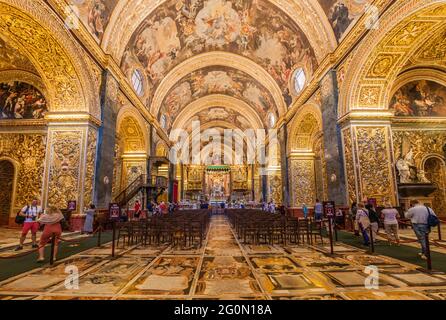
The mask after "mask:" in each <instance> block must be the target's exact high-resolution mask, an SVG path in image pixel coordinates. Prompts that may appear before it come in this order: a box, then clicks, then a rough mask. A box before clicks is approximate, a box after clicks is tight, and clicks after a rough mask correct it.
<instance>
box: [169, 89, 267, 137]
mask: <svg viewBox="0 0 446 320" xmlns="http://www.w3.org/2000/svg"><path fill="white" fill-rule="evenodd" d="M211 107H223V108H225V109H229V110H234V111H241V110H243V115H244V116H245V118H246V119H247V120H248V121H249V122H250V124H251V126H252V128H253V129H261V128H263V123H262V120H261V119H260V117H259V115H258V113H256V112H255V111H254V110H253V108H252V107H251V106H250V105H248V104H247V103H246V102H244V101H241V100H239V99H237V98H233V97H230V96H226V95H220V94H214V95H208V96H205V97H203V98H200V99H198V100H195V101H194V102H192V103H190V104H189V105H187V106H186V107H184V108H183V110H182V111H181V112H180V113H179V115H178V116H177V117H176V119H175V121H174V123H173V124H172V128H173V129H176V128H178V129H184V128H186V127H187V121H190V119H191V118H192V117H193V116H194V115H195V114H197V113H199V112H200V111H203V110H207V109H209V108H211Z"/></svg>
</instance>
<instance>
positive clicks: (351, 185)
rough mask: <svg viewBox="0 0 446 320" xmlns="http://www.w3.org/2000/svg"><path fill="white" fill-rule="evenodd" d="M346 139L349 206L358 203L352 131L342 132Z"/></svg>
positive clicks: (345, 155)
mask: <svg viewBox="0 0 446 320" xmlns="http://www.w3.org/2000/svg"><path fill="white" fill-rule="evenodd" d="M342 136H343V139H344V161H345V174H346V178H347V193H348V201H349V204H352V203H353V202H357V201H358V199H357V194H358V191H357V189H356V175H355V162H354V153H353V152H354V151H353V150H354V149H353V141H352V136H351V132H350V129H349V128H347V129H344V130H343V131H342Z"/></svg>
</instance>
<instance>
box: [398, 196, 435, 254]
mask: <svg viewBox="0 0 446 320" xmlns="http://www.w3.org/2000/svg"><path fill="white" fill-rule="evenodd" d="M410 205H411V208H410V209H409V210H408V211H407V212H406V214H405V216H406V218H407V219H410V220H411V222H412V228H413V231H414V232H415V235H416V236H417V239H418V242H419V243H420V245H421V253H419V254H418V255H419V256H420V257H421V259H424V260H426V259H427V257H426V253H427V245H426V236H427V235H429V233H430V231H431V230H430V229H431V228H432V227H435V226H437V225H438V223H439V220H438V217H437V215H436V214H435V212H434V210H432V209H431V208H429V207H428V206H426V205H423V204H421V203H420V202H419V201H418V200H412V201H411V202H410Z"/></svg>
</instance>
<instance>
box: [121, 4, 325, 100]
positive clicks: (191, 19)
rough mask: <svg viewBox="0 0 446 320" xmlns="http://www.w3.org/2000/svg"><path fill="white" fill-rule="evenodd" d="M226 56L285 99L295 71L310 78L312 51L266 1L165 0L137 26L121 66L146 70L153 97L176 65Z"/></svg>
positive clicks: (293, 26) (313, 65) (291, 24)
mask: <svg viewBox="0 0 446 320" xmlns="http://www.w3.org/2000/svg"><path fill="white" fill-rule="evenodd" d="M210 51H227V52H232V53H235V54H239V55H242V56H245V57H247V58H249V59H251V60H253V61H254V62H256V63H257V64H259V65H260V66H262V67H263V68H264V69H265V70H266V71H267V72H268V73H269V74H270V75H271V76H272V77H273V78H274V79H275V81H276V82H277V83H278V85H279V87H280V88H281V89H282V90H283V94H284V95H285V96H289V95H290V92H289V80H290V78H291V76H292V73H293V71H294V70H295V69H296V68H297V67H298V66H303V67H305V69H306V70H308V73H312V72H313V71H314V70H315V68H316V67H317V61H316V58H315V55H314V51H313V49H312V48H311V46H310V44H309V42H308V39H307V38H306V36H305V35H304V33H303V32H302V31H301V29H300V28H299V27H298V26H297V25H296V24H295V23H294V22H293V21H291V19H290V18H289V17H288V16H287V15H285V14H284V13H283V12H282V11H280V10H279V9H278V8H277V7H275V6H274V5H272V4H271V3H269V2H267V1H265V0H240V1H226V0H208V1H204V0H180V1H178V0H168V1H167V2H165V3H164V4H163V5H162V6H160V7H158V8H157V9H156V10H155V11H154V12H152V13H151V14H150V15H149V16H148V17H147V18H146V19H145V20H144V22H143V23H142V24H141V25H140V26H139V27H138V29H137V31H136V32H135V33H134V35H133V36H132V38H131V40H130V42H129V44H128V45H127V48H126V51H125V53H124V56H123V59H122V62H121V67H122V69H123V71H124V72H125V73H126V74H127V75H129V74H130V73H131V72H132V70H133V69H134V68H135V65H137V66H140V67H141V68H143V69H144V71H145V73H146V74H147V79H148V82H149V83H148V84H147V87H148V90H149V91H150V92H151V93H152V94H153V92H154V91H155V90H156V88H157V86H158V85H159V83H160V82H161V80H162V79H163V78H164V77H165V75H166V74H167V73H169V71H171V70H172V69H173V68H174V67H175V66H176V65H178V64H179V63H181V62H183V61H185V60H187V59H188V58H190V57H192V56H195V55H197V54H200V53H204V52H210Z"/></svg>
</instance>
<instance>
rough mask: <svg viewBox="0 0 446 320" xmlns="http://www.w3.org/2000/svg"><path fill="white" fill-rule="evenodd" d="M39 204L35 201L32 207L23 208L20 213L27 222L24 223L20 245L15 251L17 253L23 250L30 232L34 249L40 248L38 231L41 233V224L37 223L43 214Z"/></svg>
mask: <svg viewBox="0 0 446 320" xmlns="http://www.w3.org/2000/svg"><path fill="white" fill-rule="evenodd" d="M38 204H39V202H38V200H37V199H34V200H33V201H32V202H31V205H27V206H25V207H23V208H22V210H21V211H20V213H19V215H20V216H22V217H24V218H25V221H24V222H23V227H22V234H21V237H20V244H19V246H18V247H17V248H16V249H15V251H19V250H22V249H23V244H24V243H25V239H26V236H27V235H28V232H30V231H31V239H32V248H38V245H37V243H36V239H37V231H39V223H38V222H37V219H38V218H39V217H40V215H41V214H42V207H41V206H39V205H38Z"/></svg>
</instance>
